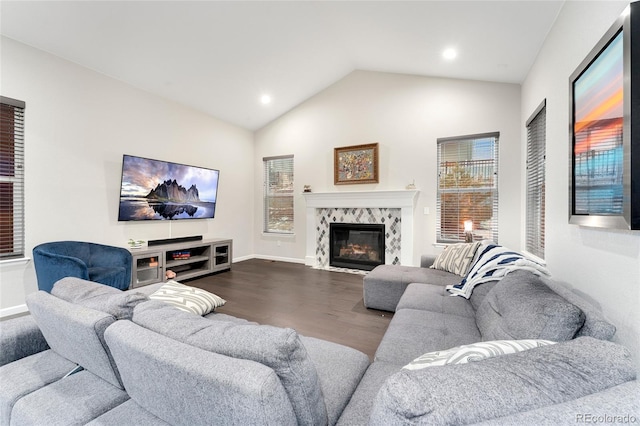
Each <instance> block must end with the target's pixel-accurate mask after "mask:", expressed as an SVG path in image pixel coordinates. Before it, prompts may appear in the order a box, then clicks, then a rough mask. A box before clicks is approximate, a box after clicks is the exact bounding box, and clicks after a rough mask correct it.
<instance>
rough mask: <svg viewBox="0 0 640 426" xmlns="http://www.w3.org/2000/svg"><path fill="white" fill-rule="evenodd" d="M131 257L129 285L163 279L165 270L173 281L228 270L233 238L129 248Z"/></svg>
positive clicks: (141, 284)
mask: <svg viewBox="0 0 640 426" xmlns="http://www.w3.org/2000/svg"><path fill="white" fill-rule="evenodd" d="M129 251H130V252H131V255H132V256H133V265H132V268H131V287H130V288H136V287H141V286H144V285H147V284H153V283H158V282H161V281H167V278H166V272H167V271H168V270H171V271H173V272H175V273H176V277H175V278H174V279H175V280H177V281H180V280H186V279H189V278H196V277H200V276H202V275H207V274H211V273H213V272H219V271H225V270H228V269H231V258H232V251H233V240H227V239H211V240H199V241H189V242H184V243H175V244H165V245H158V246H151V247H142V248H139V249H133V248H132V249H129Z"/></svg>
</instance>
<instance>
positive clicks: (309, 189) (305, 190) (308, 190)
mask: <svg viewBox="0 0 640 426" xmlns="http://www.w3.org/2000/svg"><path fill="white" fill-rule="evenodd" d="M302 192H311V185H305V186H304V187H303V189H302Z"/></svg>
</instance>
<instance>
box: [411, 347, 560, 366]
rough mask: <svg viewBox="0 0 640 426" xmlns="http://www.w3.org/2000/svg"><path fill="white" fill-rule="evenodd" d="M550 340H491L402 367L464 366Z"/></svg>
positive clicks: (423, 356) (449, 350)
mask: <svg viewBox="0 0 640 426" xmlns="http://www.w3.org/2000/svg"><path fill="white" fill-rule="evenodd" d="M554 343H556V342H552V341H551V340H536V339H525V340H493V341H490V342H478V343H473V344H471V345H462V346H456V347H455V348H451V349H446V350H444V351H436V352H429V353H426V354H424V355H421V356H419V357H418V358H416V359H414V360H413V361H411V362H410V363H409V364H407V365H405V366H404V367H402V368H403V369H405V370H421V369H423V368H427V367H438V366H443V365H447V364H466V363H468V362H475V361H482V360H483V359H487V358H493V357H494V356H498V355H506V354H515V353H517V352H522V351H526V350H528V349H533V348H537V347H540V346H547V345H553V344H554Z"/></svg>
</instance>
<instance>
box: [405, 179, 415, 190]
mask: <svg viewBox="0 0 640 426" xmlns="http://www.w3.org/2000/svg"><path fill="white" fill-rule="evenodd" d="M407 189H416V180H415V179H414V180H413V181H412V182H411V183H410V184H409V185H407Z"/></svg>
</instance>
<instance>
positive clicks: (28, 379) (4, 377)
mask: <svg viewBox="0 0 640 426" xmlns="http://www.w3.org/2000/svg"><path fill="white" fill-rule="evenodd" d="M75 367H76V364H75V363H73V362H71V361H69V360H68V359H66V358H63V357H62V356H60V355H58V354H57V353H55V352H54V351H52V350H50V349H49V350H46V351H43V352H39V353H37V354H34V355H31V356H28V357H25V358H22V359H19V360H17V361H14V362H12V363H10V364H7V365H3V366H2V367H0V383H1V384H2V386H0V425H8V424H9V421H10V417H11V410H12V409H13V406H14V404H15V403H16V402H17V401H18V400H19V399H20V398H22V397H23V396H25V395H28V394H30V393H32V392H35V391H36V390H38V389H40V388H43V387H45V386H47V385H48V384H50V383H53V382H55V381H56V380H60V379H61V378H63V377H64V376H65V375H66V374H67V373H69V372H70V371H71V370H73V369H74V368H75Z"/></svg>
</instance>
